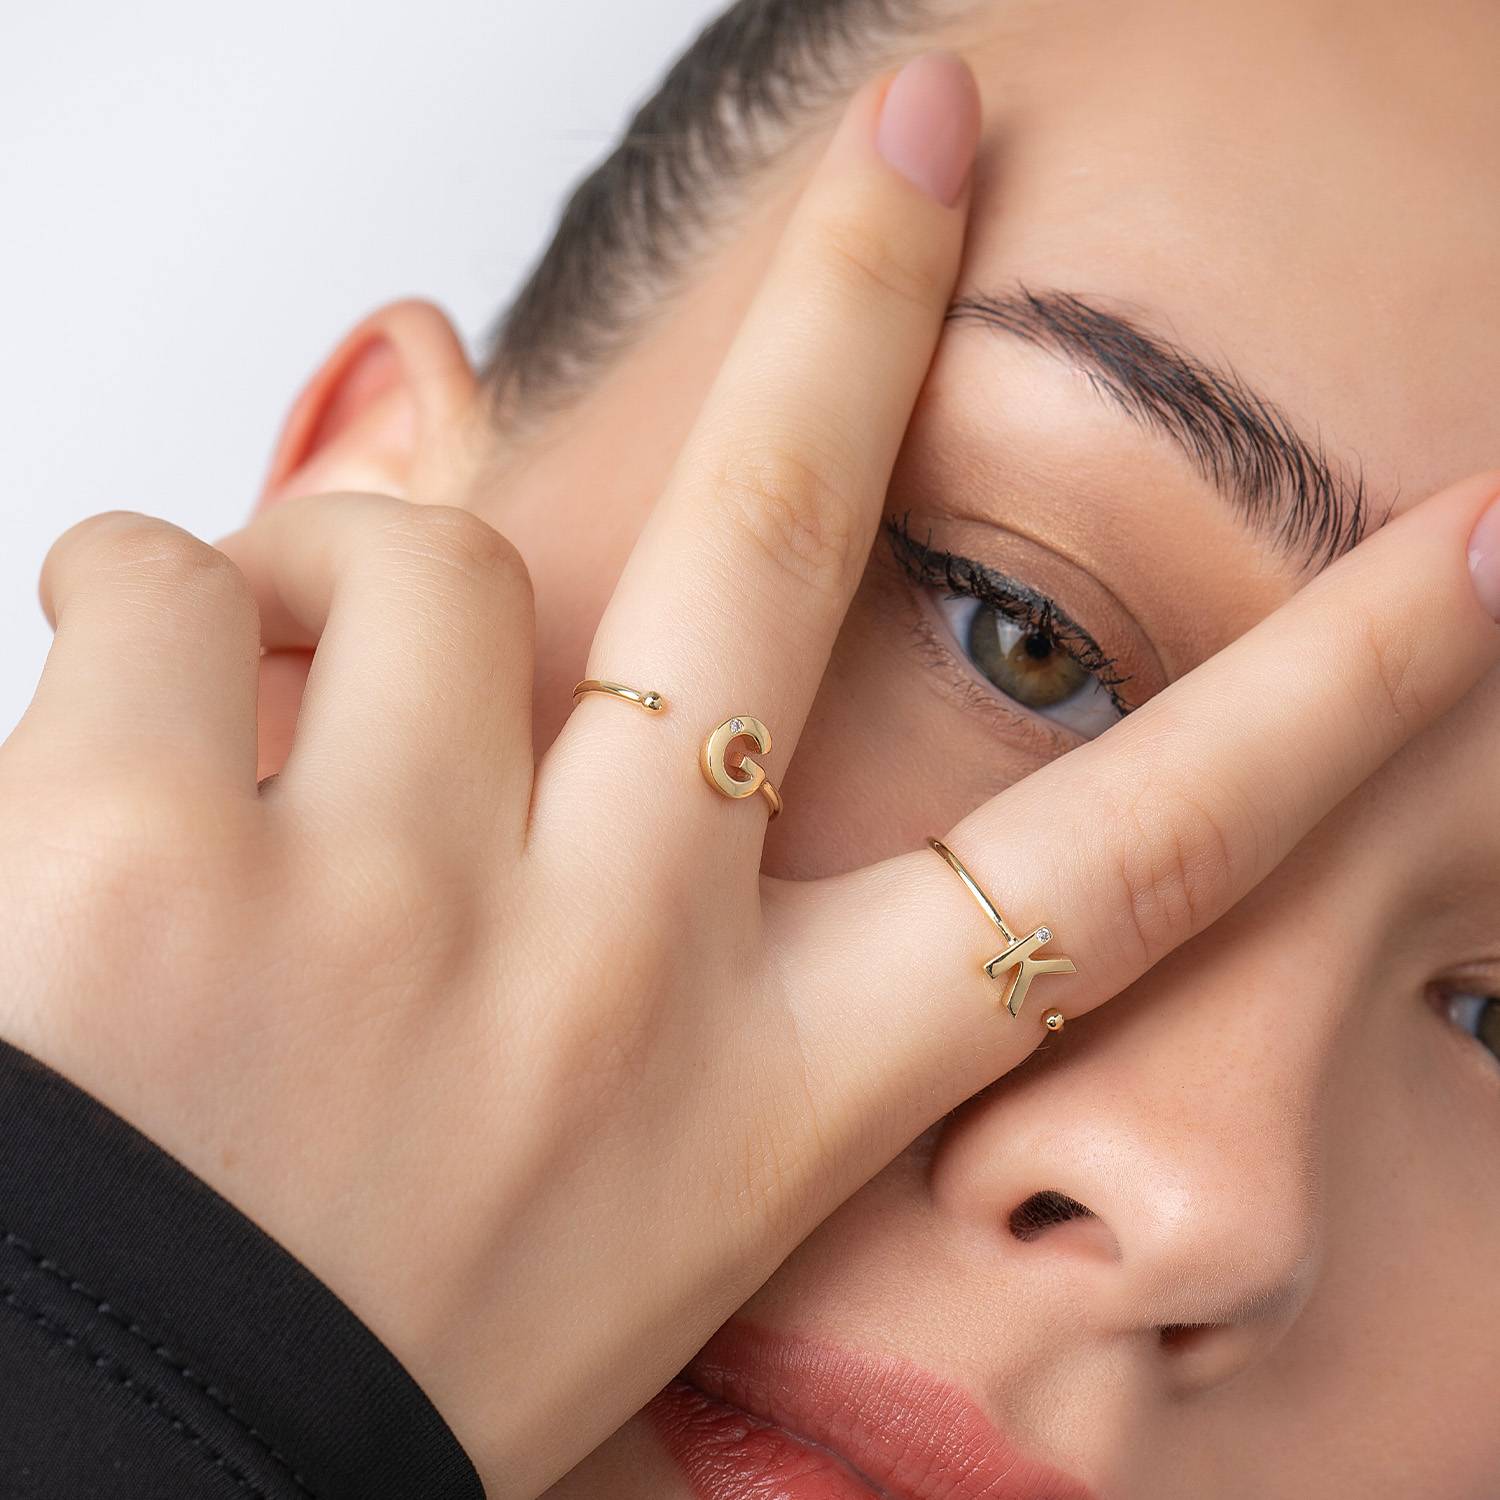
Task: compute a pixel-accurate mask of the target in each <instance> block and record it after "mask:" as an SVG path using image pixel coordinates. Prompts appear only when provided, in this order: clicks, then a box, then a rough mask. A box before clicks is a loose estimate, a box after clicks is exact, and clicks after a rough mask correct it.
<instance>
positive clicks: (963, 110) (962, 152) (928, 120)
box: [875, 52, 979, 208]
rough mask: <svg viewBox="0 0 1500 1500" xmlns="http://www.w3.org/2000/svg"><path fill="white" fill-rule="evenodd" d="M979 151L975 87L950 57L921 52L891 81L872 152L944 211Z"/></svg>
mask: <svg viewBox="0 0 1500 1500" xmlns="http://www.w3.org/2000/svg"><path fill="white" fill-rule="evenodd" d="M978 145H979V87H978V85H977V84H976V83H975V82H974V75H973V73H971V72H970V71H969V65H968V64H967V63H966V62H964V60H963V59H962V58H961V57H959V56H957V55H956V54H955V53H952V52H924V53H923V54H922V55H921V56H920V57H914V58H913V59H912V60H911V61H910V62H909V63H907V65H906V66H905V67H904V68H902V69H901V71H900V72H899V73H897V74H896V76H895V78H893V79H892V80H891V85H890V87H889V88H888V89H887V90H886V95H885V102H884V103H883V104H882V106H881V110H880V124H879V125H878V127H877V128H876V131H875V149H876V150H877V151H878V152H879V153H880V154H881V156H883V157H884V158H885V159H886V161H887V162H888V163H889V164H890V165H891V166H892V167H894V168H895V169H896V171H898V172H899V173H900V174H901V175H902V176H903V177H904V178H906V180H907V181H908V182H911V183H914V184H915V185H916V186H917V187H919V188H921V190H922V191H923V192H924V193H926V194H927V195H928V196H929V197H932V198H936V199H937V201H938V202H939V203H941V204H943V205H945V206H946V207H948V208H951V207H952V206H953V205H954V204H955V203H957V202H958V199H959V195H960V194H961V193H962V192H963V187H964V182H965V179H966V178H967V177H968V175H969V168H970V167H971V166H972V165H973V162H974V152H975V150H976V149H977V148H978Z"/></svg>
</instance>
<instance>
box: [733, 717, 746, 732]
mask: <svg viewBox="0 0 1500 1500" xmlns="http://www.w3.org/2000/svg"><path fill="white" fill-rule="evenodd" d="M744 727H745V721H744V720H743V719H731V720H730V721H729V728H730V731H731V732H732V733H734V734H738V733H739V732H740V730H742V729H743V728H744Z"/></svg>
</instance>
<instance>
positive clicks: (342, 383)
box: [255, 301, 475, 511]
mask: <svg viewBox="0 0 1500 1500" xmlns="http://www.w3.org/2000/svg"><path fill="white" fill-rule="evenodd" d="M474 388H475V378H474V372H473V370H472V368H471V367H470V364H469V359H468V355H467V354H466V353H465V351H464V347H463V344H462V342H461V341H460V339H459V337H458V334H457V333H456V332H455V331H454V328H453V325H452V323H450V322H449V320H448V318H447V316H446V315H445V314H444V313H443V312H442V311H441V309H439V308H437V307H435V306H433V304H431V303H430V302H416V301H407V302H396V303H392V304H391V305H390V306H388V307H383V308H381V309H380V310H379V311H378V312H375V313H373V314H371V316H370V317H368V318H366V319H365V320H364V321H363V322H362V323H360V324H359V325H358V326H357V327H356V328H355V329H354V330H353V331H352V332H351V333H350V334H349V335H348V336H347V337H346V338H345V339H344V340H343V342H342V343H340V344H339V346H338V347H337V348H336V349H335V350H334V351H333V353H332V354H331V355H329V357H328V358H327V359H326V360H325V361H324V362H323V365H322V366H321V368H320V369H319V370H318V371H317V373H316V374H315V375H314V376H313V377H312V379H311V380H310V381H308V383H307V385H306V386H305V387H304V389H303V391H302V393H301V395H300V396H298V398H297V400H296V402H295V403H294V404H293V406H292V409H291V411H290V413H289V414H288V416H287V419H286V423H285V425H284V426H283V427H282V431H281V437H280V439H279V440H278V442H277V444H276V451H275V454H274V456H273V457H272V460H271V468H270V472H269V473H268V474H267V476H266V481H265V484H264V486H263V488H262V491H261V496H260V499H259V501H258V502H257V504H256V507H255V508H256V510H257V511H260V510H264V509H265V508H266V507H267V506H270V505H274V504H275V503H276V502H277V501H278V500H284V499H287V498H288V497H290V496H292V495H301V494H316V493H320V492H326V491H332V490H373V491H378V492H380V493H382V494H388V495H399V496H402V497H404V498H406V497H409V498H416V497H415V496H409V491H410V490H411V488H412V483H413V480H414V478H415V476H416V475H417V474H418V473H419V472H420V471H421V470H422V468H423V467H424V466H425V464H426V463H427V461H428V460H430V459H431V458H432V457H433V456H434V455H435V454H436V453H439V452H442V451H445V450H449V449H450V448H451V445H452V443H453V441H454V439H455V437H456V436H457V434H458V432H459V430H460V425H461V423H462V422H463V420H464V418H465V416H466V415H467V413H468V412H469V410H470V408H471V405H472V401H473V396H474ZM421 498H424V499H429V500H436V499H440V498H441V497H440V496H437V495H426V496H422V497H421Z"/></svg>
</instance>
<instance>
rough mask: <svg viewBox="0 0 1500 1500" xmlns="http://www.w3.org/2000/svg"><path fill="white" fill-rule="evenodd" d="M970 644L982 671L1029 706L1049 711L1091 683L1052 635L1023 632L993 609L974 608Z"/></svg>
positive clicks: (1086, 674)
mask: <svg viewBox="0 0 1500 1500" xmlns="http://www.w3.org/2000/svg"><path fill="white" fill-rule="evenodd" d="M966 645H967V647H968V650H969V654H970V656H971V657H972V658H973V660H974V664H975V665H976V666H977V667H978V668H979V670H980V671H981V672H983V673H984V675H985V676H986V677H988V678H989V680H990V681H991V682H993V683H994V684H995V686H996V687H997V688H999V689H1000V691H1001V692H1003V693H1008V694H1009V695H1010V696H1011V697H1012V698H1014V699H1016V700H1017V701H1018V702H1020V703H1024V704H1025V705H1026V707H1027V708H1050V707H1051V706H1052V705H1053V704H1055V703H1061V702H1063V701H1064V700H1065V699H1067V698H1071V697H1072V696H1073V694H1074V693H1076V692H1077V691H1078V690H1079V689H1080V688H1081V687H1083V686H1084V685H1085V684H1086V683H1087V682H1088V681H1089V674H1088V673H1087V671H1085V670H1084V668H1083V667H1082V666H1080V665H1079V663H1078V662H1077V661H1076V660H1074V658H1073V657H1071V656H1069V655H1068V653H1067V652H1066V651H1064V650H1063V649H1062V648H1061V647H1060V646H1059V645H1058V644H1057V642H1056V641H1055V640H1054V639H1053V638H1052V637H1051V636H1050V635H1048V634H1046V633H1045V632H1044V631H1039V630H1029V631H1028V630H1023V629H1022V628H1021V627H1020V626H1017V625H1015V624H1013V623H1012V622H1011V621H1009V620H1005V619H1002V617H1001V616H1000V614H999V613H998V612H997V611H996V610H993V609H978V610H975V612H974V619H973V621H972V623H971V624H970V626H969V639H968V641H967V642H966Z"/></svg>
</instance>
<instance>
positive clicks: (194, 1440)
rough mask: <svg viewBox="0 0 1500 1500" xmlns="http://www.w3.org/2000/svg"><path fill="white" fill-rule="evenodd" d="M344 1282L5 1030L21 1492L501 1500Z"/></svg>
mask: <svg viewBox="0 0 1500 1500" xmlns="http://www.w3.org/2000/svg"><path fill="white" fill-rule="evenodd" d="M483 1495H484V1490H483V1488H482V1486H481V1485H480V1483H479V1477H478V1475H477V1474H476V1473H475V1472H474V1467H473V1465H472V1464H471V1463H470V1462H469V1460H468V1457H467V1456H466V1455H465V1453H464V1451H463V1449H462V1448H460V1447H459V1445H458V1442H457V1440H456V1439H455V1438H454V1436H453V1434H452V1433H451V1432H450V1431H449V1429H448V1427H447V1425H446V1423H444V1421H443V1419H442V1418H441V1417H440V1416H439V1415H438V1413H437V1411H436V1410H435V1408H434V1407H433V1406H432V1404H431V1402H429V1401H428V1399H427V1398H426V1396H424V1395H423V1394H422V1392H421V1390H420V1389H419V1388H418V1386H417V1385H416V1383H415V1382H414V1381H413V1380H412V1378H411V1377H410V1376H409V1375H408V1374H407V1373H406V1371H405V1370H404V1369H403V1368H402V1367H401V1365H400V1364H399V1363H398V1362H397V1361H396V1359H395V1357H394V1356H393V1355H392V1354H391V1353H390V1351H389V1350H388V1349H386V1348H385V1346H384V1345H383V1344H381V1342H380V1341H379V1340H378V1339H377V1338H376V1337H375V1336H374V1334H372V1333H371V1332H370V1330H369V1329H368V1328H366V1327H365V1326H364V1324H363V1323H361V1322H360V1321H359V1320H358V1319H357V1318H356V1317H355V1316H354V1314H353V1313H352V1312H350V1311H349V1309H348V1308H347V1307H345V1306H344V1304H343V1303H342V1302H340V1301H339V1299H338V1298H337V1297H335V1296H334V1295H333V1293H332V1292H330V1291H329V1290H328V1288H327V1287H325V1286H324V1285H323V1284H322V1283H321V1282H320V1281H318V1280H317V1278H316V1277H314V1276H313V1275H312V1273H311V1272H309V1271H308V1270H307V1269H306V1268H305V1267H304V1266H302V1265H300V1264H299V1263H298V1262H297V1261H295V1260H293V1259H292V1257H291V1256H290V1255H288V1254H287V1253H286V1251H285V1250H283V1249H282V1248H281V1247H280V1246H279V1245H277V1244H276V1243H275V1241H273V1240H272V1239H270V1238H269V1237H268V1236H267V1235H265V1234H264V1233H262V1232H261V1231H260V1230H259V1229H257V1228H256V1227H255V1225H254V1224H252V1223H251V1222H250V1220H249V1219H247V1218H246V1217H245V1216H244V1215H243V1214H242V1213H240V1212H239V1210H238V1209H236V1208H234V1207H233V1206H232V1205H231V1204H229V1203H228V1202H226V1201H225V1200H224V1199H223V1198H221V1197H220V1196H219V1195H218V1194H217V1193H215V1192H214V1191H213V1189H212V1188H210V1187H208V1186H207V1184H206V1183H204V1182H202V1181H200V1180H199V1179H198V1178H197V1177H194V1176H193V1175H192V1173H190V1172H189V1171H187V1169H186V1168H184V1167H183V1166H181V1165H180V1164H179V1163H178V1162H176V1161H174V1160H173V1159H172V1158H171V1157H169V1156H167V1155H166V1154H165V1153H164V1152H163V1151H161V1150H160V1149H158V1148H157V1147H156V1146H154V1145H152V1144H151V1142H150V1141H148V1140H147V1139H146V1138H145V1137H144V1136H143V1135H141V1134H140V1133H139V1132H138V1131H136V1130H135V1129H133V1128H132V1127H131V1126H130V1125H127V1124H126V1123H125V1121H124V1120H122V1119H120V1118H119V1116H118V1115H115V1114H112V1113H111V1112H110V1111H109V1110H107V1109H105V1108H104V1106H103V1105H102V1104H100V1103H99V1102H98V1101H97V1100H95V1099H93V1098H91V1097H90V1096H89V1095H87V1094H85V1093H83V1092H82V1091H81V1090H79V1089H77V1088H75V1087H74V1086H73V1085H72V1084H71V1083H69V1082H67V1080H66V1079H64V1078H62V1077H60V1076H59V1075H58V1074H57V1073H54V1072H53V1071H52V1070H51V1069H50V1068H46V1067H44V1066H43V1065H42V1064H41V1063H39V1062H37V1061H36V1060H35V1059H33V1058H30V1057H28V1056H27V1055H26V1054H25V1053H23V1052H18V1051H17V1050H16V1049H15V1048H14V1047H10V1046H7V1045H6V1044H5V1043H3V1042H0V1497H3V1500H33V1497H35V1500H92V1497H95V1496H97V1497H100V1500H103V1497H108V1500H199V1497H202V1500H407V1497H410V1500H483Z"/></svg>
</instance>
